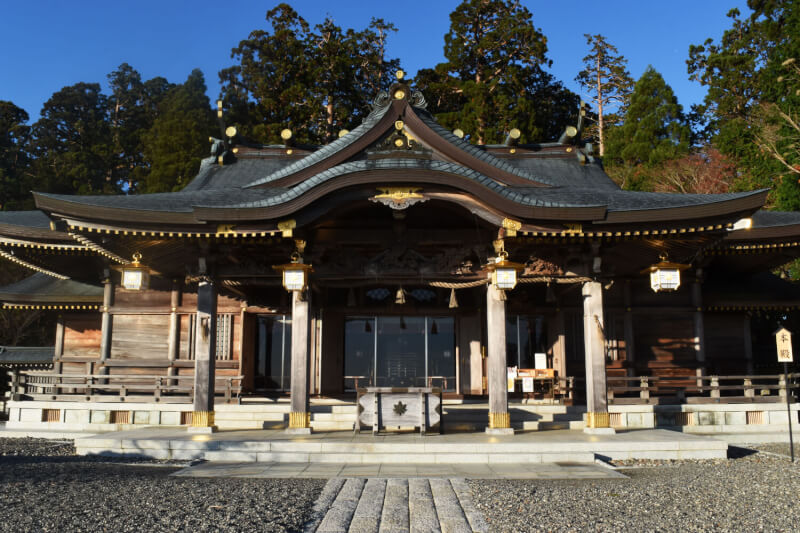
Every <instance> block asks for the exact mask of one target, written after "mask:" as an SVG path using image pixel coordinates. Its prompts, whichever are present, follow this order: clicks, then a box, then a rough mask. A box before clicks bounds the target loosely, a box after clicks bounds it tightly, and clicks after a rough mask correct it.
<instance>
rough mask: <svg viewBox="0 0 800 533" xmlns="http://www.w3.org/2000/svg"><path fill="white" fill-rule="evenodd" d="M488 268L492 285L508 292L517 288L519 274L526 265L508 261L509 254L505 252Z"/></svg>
mask: <svg viewBox="0 0 800 533" xmlns="http://www.w3.org/2000/svg"><path fill="white" fill-rule="evenodd" d="M487 268H488V269H489V270H490V271H491V273H492V274H491V281H492V284H493V285H494V286H495V287H497V288H498V289H500V290H503V291H507V290H511V289H513V288H514V287H516V286H517V274H519V273H520V272H521V271H522V270H523V269H524V268H525V265H522V264H520V263H514V262H512V261H509V260H508V252H506V251H505V250H503V251H502V252H500V254H499V255H498V256H497V257H496V258H495V262H494V263H489V264H488V265H487Z"/></svg>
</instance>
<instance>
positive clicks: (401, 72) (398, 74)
mask: <svg viewBox="0 0 800 533" xmlns="http://www.w3.org/2000/svg"><path fill="white" fill-rule="evenodd" d="M394 76H395V78H397V79H398V80H402V79H403V78H405V77H406V72H405V71H404V70H403V69H400V70H398V71H397V72H395V73H394Z"/></svg>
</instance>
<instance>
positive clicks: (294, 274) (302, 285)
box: [272, 252, 314, 292]
mask: <svg viewBox="0 0 800 533" xmlns="http://www.w3.org/2000/svg"><path fill="white" fill-rule="evenodd" d="M272 268H274V269H275V270H280V271H281V273H282V276H283V288H284V289H286V290H287V291H289V292H293V291H301V292H302V291H304V290H306V288H307V287H308V273H309V272H312V271H313V270H314V269H313V268H312V267H311V265H307V264H305V263H302V262H301V259H300V254H298V253H296V252H295V253H293V254H292V262H291V263H286V264H283V265H275V266H273V267H272Z"/></svg>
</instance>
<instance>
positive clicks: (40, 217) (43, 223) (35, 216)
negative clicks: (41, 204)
mask: <svg viewBox="0 0 800 533" xmlns="http://www.w3.org/2000/svg"><path fill="white" fill-rule="evenodd" d="M0 225H3V226H19V227H22V228H39V229H46V230H49V229H50V217H48V216H47V215H45V214H44V213H42V212H41V211H39V210H36V211H0Z"/></svg>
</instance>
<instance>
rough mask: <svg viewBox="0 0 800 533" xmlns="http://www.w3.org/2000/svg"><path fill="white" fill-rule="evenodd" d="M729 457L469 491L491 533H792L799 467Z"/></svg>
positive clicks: (798, 519) (799, 519) (491, 483)
mask: <svg viewBox="0 0 800 533" xmlns="http://www.w3.org/2000/svg"><path fill="white" fill-rule="evenodd" d="M770 451H771V450H770ZM786 451H787V452H788V445H787V446H786ZM736 452H738V453H734V454H733V456H734V457H735V458H734V459H729V460H713V461H665V462H660V461H642V462H625V464H626V465H627V468H626V469H625V470H624V473H625V475H627V476H630V479H623V480H592V481H516V480H472V481H470V485H471V487H472V491H473V494H474V501H475V504H476V506H477V507H478V508H479V509H480V510H481V511H482V512H483V514H484V516H485V518H486V521H487V522H488V523H489V527H490V529H491V531H497V532H499V531H514V532H523V531H747V532H751V531H797V530H798V523H800V505H798V504H797V494H798V493H799V492H800V463H797V462H796V463H795V464H794V465H791V464H789V461H788V459H786V458H783V457H780V456H775V455H771V454H760V453H755V450H743V449H738V450H736Z"/></svg>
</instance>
